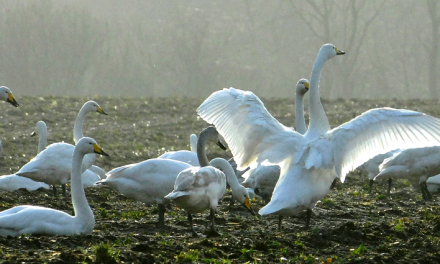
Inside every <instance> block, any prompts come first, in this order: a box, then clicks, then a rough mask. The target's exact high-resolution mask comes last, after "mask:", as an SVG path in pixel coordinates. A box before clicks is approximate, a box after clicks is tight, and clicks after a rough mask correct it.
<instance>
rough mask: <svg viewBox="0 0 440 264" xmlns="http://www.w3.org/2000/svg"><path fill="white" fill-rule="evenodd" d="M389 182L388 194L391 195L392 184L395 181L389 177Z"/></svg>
mask: <svg viewBox="0 0 440 264" xmlns="http://www.w3.org/2000/svg"><path fill="white" fill-rule="evenodd" d="M387 182H388V191H387V194H388V195H390V193H391V184H392V183H393V179H391V178H388V180H387Z"/></svg>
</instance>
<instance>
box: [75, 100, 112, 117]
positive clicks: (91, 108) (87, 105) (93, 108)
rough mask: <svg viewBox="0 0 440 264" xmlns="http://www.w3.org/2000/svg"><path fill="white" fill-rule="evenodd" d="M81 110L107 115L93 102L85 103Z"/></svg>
mask: <svg viewBox="0 0 440 264" xmlns="http://www.w3.org/2000/svg"><path fill="white" fill-rule="evenodd" d="M81 110H83V111H85V112H87V113H89V112H98V113H100V114H104V115H107V113H106V112H105V111H104V110H102V108H101V107H100V106H99V104H98V103H97V102H95V101H87V102H86V103H85V104H84V105H83V106H82V108H81Z"/></svg>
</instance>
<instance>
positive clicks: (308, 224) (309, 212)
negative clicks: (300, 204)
mask: <svg viewBox="0 0 440 264" xmlns="http://www.w3.org/2000/svg"><path fill="white" fill-rule="evenodd" d="M311 217H312V210H311V209H307V221H306V228H309V226H310V218H311Z"/></svg>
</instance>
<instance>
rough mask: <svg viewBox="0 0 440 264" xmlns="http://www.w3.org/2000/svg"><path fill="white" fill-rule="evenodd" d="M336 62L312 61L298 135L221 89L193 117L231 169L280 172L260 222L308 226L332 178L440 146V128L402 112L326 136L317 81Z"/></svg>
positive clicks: (322, 56)
mask: <svg viewBox="0 0 440 264" xmlns="http://www.w3.org/2000/svg"><path fill="white" fill-rule="evenodd" d="M339 54H344V52H341V51H339V50H338V49H337V48H336V47H335V46H333V45H332V44H326V45H324V46H323V47H322V48H321V50H320V51H319V53H318V56H317V58H316V61H315V64H314V66H313V70H312V76H311V80H310V89H309V114H310V122H309V129H308V130H307V132H306V133H305V134H304V135H301V134H300V133H297V132H295V131H293V130H292V129H290V128H288V127H285V126H283V125H282V124H281V123H279V122H278V121H277V120H276V119H275V118H273V117H272V116H271V115H270V114H269V113H268V112H267V110H266V108H265V107H264V105H263V103H262V102H261V100H260V99H259V98H258V97H256V96H255V95H254V94H253V93H251V92H243V91H241V90H236V89H233V88H230V89H223V90H222V91H217V92H215V93H213V94H212V95H211V96H210V97H208V98H207V99H206V100H205V101H204V102H203V103H202V105H201V106H199V108H198V110H197V112H198V114H199V115H200V116H201V117H202V118H203V119H205V120H206V121H207V122H208V123H211V124H214V125H215V126H216V128H217V129H218V131H219V132H220V134H221V135H222V136H223V137H224V139H225V140H226V142H227V144H228V146H229V148H230V150H231V152H232V153H233V155H234V159H235V161H236V162H237V164H238V165H239V169H240V168H243V167H246V166H249V165H252V164H254V163H261V162H264V161H266V160H267V161H269V162H271V163H278V164H280V166H281V176H280V179H279V180H278V182H277V184H276V186H275V189H274V192H273V194H272V199H271V201H270V202H269V203H268V204H267V205H266V206H265V207H263V208H261V209H260V211H259V213H260V214H261V215H267V214H278V215H286V216H289V215H295V214H298V213H299V212H301V211H302V210H304V209H307V225H308V224H309V221H310V215H311V209H313V208H314V206H315V204H316V202H317V201H318V200H320V199H322V198H323V197H324V196H325V195H326V194H327V192H328V191H329V187H330V186H331V183H332V182H333V180H334V179H335V178H336V177H339V179H340V180H341V181H342V182H344V180H345V175H346V174H347V173H348V172H349V171H351V170H353V169H354V168H356V167H358V166H359V165H361V164H362V163H364V162H365V161H367V160H368V159H370V158H372V157H374V156H376V155H378V154H380V153H385V152H387V151H391V150H393V149H396V148H398V147H400V148H403V149H404V148H410V147H421V146H432V145H435V144H439V143H440V132H439V131H440V120H439V119H437V118H434V117H431V116H429V115H425V114H423V113H419V112H415V111H409V110H397V109H391V108H379V109H373V110H369V111H367V112H365V113H363V114H362V115H360V116H358V117H356V118H355V119H352V120H351V121H349V122H347V123H345V124H343V125H340V126H339V127H336V128H334V129H332V130H330V125H329V122H328V119H327V116H326V114H325V112H324V109H323V107H322V104H321V100H320V95H319V85H318V81H319V77H320V74H321V71H322V68H323V65H324V63H325V62H326V61H327V60H328V59H330V58H332V57H334V56H336V55H339Z"/></svg>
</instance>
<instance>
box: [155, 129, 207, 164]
mask: <svg viewBox="0 0 440 264" xmlns="http://www.w3.org/2000/svg"><path fill="white" fill-rule="evenodd" d="M190 146H191V151H189V150H179V151H168V152H166V153H164V154H162V155H160V156H159V157H158V158H159V159H172V160H178V161H181V162H185V163H188V164H190V165H191V166H200V164H199V160H198V158H197V135H196V134H191V135H190Z"/></svg>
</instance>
